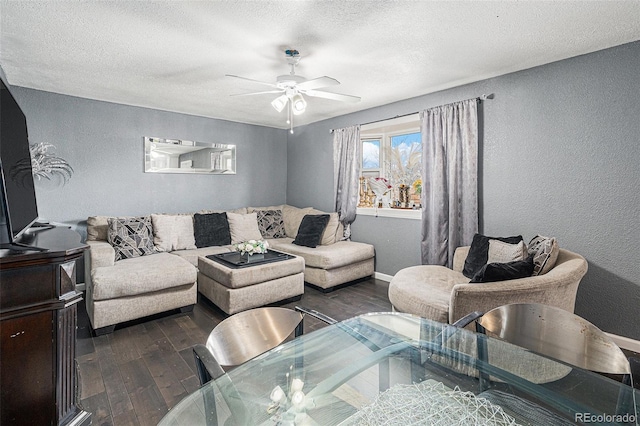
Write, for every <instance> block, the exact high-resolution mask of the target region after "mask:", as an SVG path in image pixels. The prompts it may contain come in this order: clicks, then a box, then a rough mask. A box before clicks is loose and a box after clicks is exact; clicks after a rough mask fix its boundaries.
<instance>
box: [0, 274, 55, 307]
mask: <svg viewBox="0 0 640 426" xmlns="http://www.w3.org/2000/svg"><path fill="white" fill-rule="evenodd" d="M54 298H56V265H42V266H32V267H27V268H16V269H5V270H2V271H1V272H0V311H6V310H7V309H14V308H18V307H21V306H25V305H33V304H37V303H40V302H46V301H50V300H52V299H54Z"/></svg>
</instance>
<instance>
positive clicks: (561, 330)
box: [455, 303, 640, 412]
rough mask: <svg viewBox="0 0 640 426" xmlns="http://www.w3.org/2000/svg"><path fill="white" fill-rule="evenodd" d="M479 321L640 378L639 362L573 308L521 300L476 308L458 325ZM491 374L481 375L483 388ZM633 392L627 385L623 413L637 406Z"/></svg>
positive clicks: (529, 345)
mask: <svg viewBox="0 0 640 426" xmlns="http://www.w3.org/2000/svg"><path fill="white" fill-rule="evenodd" d="M473 321H475V323H476V331H477V332H479V333H482V334H486V335H488V336H490V337H494V338H498V339H501V340H504V341H506V342H509V343H511V344H514V345H516V346H519V347H522V348H525V349H527V350H530V351H531V352H535V353H538V354H540V355H543V356H546V357H549V358H552V359H555V360H559V361H561V362H564V363H566V364H569V365H571V366H574V367H579V368H581V369H584V370H589V371H593V372H596V373H604V374H609V375H618V376H622V382H623V383H624V384H626V385H629V386H633V381H634V379H635V380H636V381H638V380H640V371H638V370H639V369H638V365H639V363H638V361H637V360H636V359H633V358H632V359H628V358H627V356H626V355H625V354H624V352H623V351H622V349H620V348H619V347H618V345H616V344H615V342H614V341H613V340H612V339H611V338H610V337H609V336H608V335H607V334H606V333H605V332H603V331H602V330H600V329H599V328H598V327H596V326H595V325H593V324H591V323H590V322H589V321H587V320H585V319H584V318H582V317H580V316H578V315H575V314H574V313H572V312H568V311H565V310H563V309H560V308H557V307H553V306H548V305H543V304H538V303H516V304H509V305H503V306H500V307H497V308H495V309H492V310H490V311H488V312H486V313H481V312H474V313H471V314H469V315H467V316H466V317H464V318H462V319H461V320H459V321H458V322H456V324H455V325H456V326H457V327H465V326H466V325H468V324H470V323H471V322H473ZM478 358H479V359H481V360H487V359H488V353H487V347H486V340H484V339H478ZM634 374H635V377H634ZM488 379H489V378H488V375H486V374H484V375H482V374H481V376H480V382H481V388H483V387H486V386H485V384H484V383H486V382H487V381H488ZM632 396H633V395H632V391H631V390H628V389H626V388H624V389H622V390H621V393H620V395H619V398H618V407H617V410H618V412H624V411H625V410H627V409H629V408H631V407H630V406H629V404H631V403H632Z"/></svg>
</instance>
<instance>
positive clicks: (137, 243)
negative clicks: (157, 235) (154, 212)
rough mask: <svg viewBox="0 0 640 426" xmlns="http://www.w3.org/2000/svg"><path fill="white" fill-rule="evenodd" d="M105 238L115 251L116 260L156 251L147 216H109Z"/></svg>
mask: <svg viewBox="0 0 640 426" xmlns="http://www.w3.org/2000/svg"><path fill="white" fill-rule="evenodd" d="M108 224H109V231H108V233H107V240H108V241H109V243H110V244H111V245H112V246H113V248H114V250H115V252H116V259H115V260H116V261H118V260H122V259H130V258H133V257H139V256H145V255H148V254H154V253H155V252H156V250H155V247H154V245H153V231H152V228H151V219H150V218H149V216H141V217H126V218H124V217H110V218H109V219H108Z"/></svg>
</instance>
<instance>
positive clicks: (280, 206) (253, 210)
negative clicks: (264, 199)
mask: <svg viewBox="0 0 640 426" xmlns="http://www.w3.org/2000/svg"><path fill="white" fill-rule="evenodd" d="M283 207H284V204H280V205H279V206H266V207H247V213H253V212H255V211H258V210H282V208H283Z"/></svg>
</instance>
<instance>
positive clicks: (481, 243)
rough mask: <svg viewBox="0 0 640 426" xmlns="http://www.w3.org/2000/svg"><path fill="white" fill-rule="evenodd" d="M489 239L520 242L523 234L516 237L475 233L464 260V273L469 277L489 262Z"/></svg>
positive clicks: (512, 242)
mask: <svg viewBox="0 0 640 426" xmlns="http://www.w3.org/2000/svg"><path fill="white" fill-rule="evenodd" d="M489 240H498V241H502V242H503V243H508V244H518V243H519V242H520V241H522V235H517V236H514V237H487V236H486V235H482V234H475V235H474V236H473V242H472V243H471V247H470V248H469V254H467V258H466V259H465V261H464V269H463V270H462V274H463V275H464V276H465V277H467V278H473V276H474V275H475V274H476V273H478V272H479V271H480V269H482V267H483V266H484V265H486V264H487V260H488V259H489Z"/></svg>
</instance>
